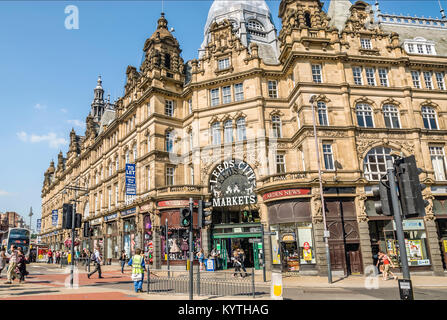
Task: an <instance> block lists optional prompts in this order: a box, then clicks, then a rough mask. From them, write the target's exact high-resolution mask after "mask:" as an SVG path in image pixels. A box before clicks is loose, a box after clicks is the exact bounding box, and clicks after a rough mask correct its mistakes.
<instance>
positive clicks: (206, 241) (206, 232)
mask: <svg viewBox="0 0 447 320" xmlns="http://www.w3.org/2000/svg"><path fill="white" fill-rule="evenodd" d="M201 238H202V239H201V241H202V242H201V246H202V249H203V253H204V254H205V257H208V256H209V254H210V252H211V247H212V245H211V228H210V227H208V228H205V229H201Z"/></svg>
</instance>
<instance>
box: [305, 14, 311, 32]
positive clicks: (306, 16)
mask: <svg viewBox="0 0 447 320" xmlns="http://www.w3.org/2000/svg"><path fill="white" fill-rule="evenodd" d="M304 20H305V23H306V26H308V27H309V28H312V22H311V20H310V13H309V12H306V13H304Z"/></svg>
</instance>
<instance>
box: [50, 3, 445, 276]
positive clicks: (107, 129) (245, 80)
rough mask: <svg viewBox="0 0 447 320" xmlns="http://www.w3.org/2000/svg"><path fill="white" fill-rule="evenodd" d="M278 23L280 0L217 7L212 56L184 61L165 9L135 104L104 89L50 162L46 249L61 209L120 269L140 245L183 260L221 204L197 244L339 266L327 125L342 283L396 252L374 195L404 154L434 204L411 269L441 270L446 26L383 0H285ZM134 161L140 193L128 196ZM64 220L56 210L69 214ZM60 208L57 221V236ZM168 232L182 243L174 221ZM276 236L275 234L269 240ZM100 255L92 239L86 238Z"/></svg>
mask: <svg viewBox="0 0 447 320" xmlns="http://www.w3.org/2000/svg"><path fill="white" fill-rule="evenodd" d="M279 17H280V18H281V20H282V28H281V30H280V31H279V35H278V36H276V34H277V32H276V28H275V26H274V24H273V21H272V19H271V14H270V11H269V8H268V6H267V5H266V3H265V2H264V0H258V1H254V0H251V1H237V2H236V1H234V2H233V1H218V0H216V1H215V2H214V3H213V5H212V6H211V9H210V12H209V14H208V20H207V23H206V26H205V30H204V41H203V43H202V46H201V48H200V49H199V58H198V59H194V60H191V61H188V62H186V63H185V62H184V61H183V60H182V58H181V55H180V53H181V49H180V45H179V43H178V41H177V40H176V39H175V37H174V36H173V35H172V34H171V33H170V32H169V31H168V27H167V20H166V19H165V17H164V15H163V14H162V16H161V17H160V19H159V20H158V25H157V29H156V30H155V32H154V33H153V35H152V36H151V37H150V38H149V39H147V40H146V42H145V44H144V47H143V51H144V54H145V56H144V61H143V62H142V64H141V66H140V67H139V68H136V67H133V66H129V67H128V68H127V71H126V74H127V82H126V85H125V94H124V96H123V97H122V98H120V99H118V100H117V101H116V102H115V103H114V104H111V103H110V101H104V98H103V92H104V91H103V89H102V84H101V80H100V79H99V80H98V86H97V87H96V88H95V90H94V101H93V103H92V111H91V113H90V114H89V116H88V117H87V119H86V123H87V129H86V132H85V134H84V136H79V135H77V134H76V133H75V132H74V131H72V132H71V133H70V147H69V151H68V153H67V156H66V157H64V156H63V154H62V152H61V153H60V154H59V157H58V164H57V168H55V167H54V163H53V162H51V164H50V167H49V168H48V170H47V171H46V172H45V180H44V185H43V189H42V232H41V235H42V237H43V239H44V240H45V241H46V242H47V243H49V244H50V245H51V246H61V245H62V243H63V241H64V240H65V238H67V237H68V233H64V231H63V230H60V226H61V220H62V219H61V214H62V204H63V203H64V202H68V201H69V200H70V199H72V198H73V196H74V194H73V192H70V191H67V193H64V192H63V189H64V187H65V186H67V185H77V186H80V187H83V188H86V189H88V194H84V193H82V192H79V193H78V194H77V195H76V198H77V200H79V202H77V208H78V210H77V212H81V213H82V214H83V220H84V221H89V222H90V224H91V226H92V227H93V230H94V234H93V237H92V239H91V240H92V241H93V243H91V244H90V246H92V245H95V246H100V247H102V249H103V253H104V255H105V257H106V258H107V259H116V258H118V254H119V252H120V251H121V250H126V251H127V252H128V253H130V252H131V251H132V250H133V249H134V248H135V247H144V249H145V251H146V252H149V256H150V259H151V261H152V263H153V264H154V266H155V267H157V268H159V267H161V266H162V265H163V264H165V258H166V257H165V253H166V243H169V246H170V251H169V254H170V259H171V264H172V265H176V264H178V265H181V266H184V265H185V259H186V254H187V250H188V249H187V233H186V230H185V228H183V227H181V225H180V223H179V208H181V207H185V206H187V205H188V199H189V198H193V199H194V200H198V199H206V200H210V201H212V203H213V209H212V210H213V211H212V212H213V214H212V222H213V223H212V224H211V225H210V226H209V227H207V228H205V229H203V230H201V231H200V230H199V229H197V227H196V223H197V222H196V221H197V216H196V215H194V219H195V222H194V232H193V235H194V241H195V245H196V248H197V247H198V246H201V247H202V248H203V249H204V250H205V252H206V253H208V252H209V251H210V250H211V248H215V249H216V250H218V251H220V254H221V258H222V259H221V260H220V264H221V267H222V268H224V269H225V268H228V267H230V266H231V262H230V260H229V256H230V255H231V253H232V250H233V249H234V248H237V247H239V248H243V249H244V250H245V252H246V255H247V263H246V265H248V266H250V265H254V266H255V267H256V268H260V266H261V263H260V259H261V258H262V250H264V253H265V260H266V265H267V268H268V269H271V268H272V267H280V268H282V270H284V271H298V270H299V272H300V273H302V274H321V275H324V274H325V272H327V261H326V257H325V250H324V241H323V230H324V226H323V218H322V210H321V207H322V206H321V199H320V196H319V195H320V190H319V183H318V167H317V158H316V154H317V153H316V146H315V140H314V135H313V115H312V106H311V102H310V98H311V96H313V101H314V106H315V108H316V112H315V117H316V122H317V132H318V134H317V136H318V148H319V154H320V160H321V163H322V170H323V175H322V177H323V184H324V190H323V191H324V194H325V204H326V217H327V225H328V229H329V231H330V238H329V245H330V252H331V263H332V269H333V270H334V272H340V273H345V274H355V273H364V272H365V270H367V269H366V268H367V267H368V266H369V265H372V264H373V263H374V262H375V260H374V255H375V253H376V252H377V251H378V250H379V249H381V250H382V251H387V252H388V253H389V254H390V255H391V256H392V258H393V259H397V255H396V247H395V243H396V236H395V230H394V229H395V228H394V225H393V222H392V219H391V217H386V216H379V215H377V214H376V213H375V211H374V200H375V199H374V198H373V196H372V193H371V186H372V185H374V184H377V181H378V179H379V178H380V176H381V175H382V174H384V173H385V172H386V170H385V159H386V158H389V157H391V156H392V155H393V154H399V155H404V156H408V155H411V154H414V155H415V156H416V159H417V162H418V165H419V166H420V167H421V168H423V169H424V172H423V174H422V175H421V180H423V182H424V183H425V184H426V185H427V186H428V187H427V189H426V190H425V191H424V197H425V198H426V199H428V200H429V202H430V205H429V206H428V207H427V208H426V216H425V217H424V218H423V219H409V220H406V221H405V223H404V228H405V236H406V238H407V240H408V249H407V250H408V251H409V256H410V257H411V261H410V264H411V268H412V269H413V271H430V272H434V273H435V274H441V273H442V274H443V268H445V262H444V257H445V249H444V248H446V247H447V245H446V247H444V244H445V242H444V237H446V236H447V228H446V221H447V220H445V218H447V209H446V207H445V206H444V202H445V200H446V199H447V178H446V177H447V176H446V174H447V172H446V159H445V151H444V149H445V142H446V141H445V134H446V132H447V131H446V130H447V118H446V117H447V95H446V93H447V91H446V86H445V81H446V79H445V70H446V67H447V58H446V55H447V43H446V40H445V38H444V34H445V32H446V31H447V20H446V19H445V18H443V19H431V18H429V19H428V18H415V17H404V16H392V15H387V14H382V13H381V11H380V8H379V5H378V3H376V5H375V6H373V7H371V6H370V5H369V4H367V3H365V2H362V1H357V2H355V3H354V4H352V3H351V2H350V1H348V0H337V1H334V0H332V1H331V2H330V5H329V9H328V12H327V13H326V12H325V11H323V9H322V3H321V2H320V1H318V0H282V2H281V5H280V9H279ZM126 164H135V166H136V195H135V196H131V195H127V196H126V179H125V175H126V172H125V171H126V170H125V165H126ZM54 210H57V212H56V211H54ZM53 211H54V214H55V215H58V216H59V219H58V223H59V224H58V225H55V226H53V225H52V215H53ZM166 223H167V224H168V228H167V229H168V232H167V234H166V229H165V225H166ZM261 226H262V227H263V228H264V229H265V230H269V231H275V232H276V234H274V235H268V236H264V238H262V233H261V229H260V228H261ZM81 240H82V246H88V245H89V243H88V241H89V240H88V239H81Z"/></svg>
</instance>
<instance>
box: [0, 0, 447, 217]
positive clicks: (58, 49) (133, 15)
mask: <svg viewBox="0 0 447 320" xmlns="http://www.w3.org/2000/svg"><path fill="white" fill-rule="evenodd" d="M368 2H370V3H371V2H374V1H368ZM211 3H212V1H207V0H202V1H185V0H184V1H164V11H165V13H166V18H167V20H168V23H169V27H174V28H175V32H174V35H175V36H176V37H177V39H178V40H179V43H180V46H181V49H182V50H183V52H182V56H183V58H184V60H185V61H187V60H190V59H193V58H196V57H197V49H198V48H199V47H200V44H201V42H202V40H203V26H204V25H205V21H206V18H207V14H208V10H209V7H210V5H211ZM328 3H329V1H326V4H325V8H326V7H327V5H328ZM267 4H268V5H269V7H270V10H271V12H272V15H273V19H274V23H275V25H276V27H277V29H278V31H279V30H280V28H281V23H280V20H279V19H278V17H277V16H278V8H279V4H280V1H279V0H278V1H267ZM380 4H381V9H382V12H389V13H404V14H407V13H408V14H410V15H412V16H414V15H418V16H422V15H424V16H426V17H427V16H433V17H435V16H439V7H438V4H437V1H435V0H424V1H403V0H402V1H391V0H389V1H384V0H382V1H381V2H380ZM442 4H443V5H444V7H447V1H446V0H444V1H442ZM67 5H76V6H77V7H78V9H79V29H78V30H67V29H66V28H65V24H64V22H65V18H66V16H67V14H66V13H65V12H64V10H65V7H66V6H67ZM161 7H162V3H161V1H71V2H65V1H32V2H28V1H0V39H1V40H0V93H1V98H0V110H1V113H0V114H1V116H0V212H5V211H16V212H18V213H19V214H22V215H23V216H24V217H25V218H26V221H27V222H28V221H29V219H28V217H27V216H28V212H29V208H30V206H32V207H33V211H34V216H33V226H35V221H36V218H38V217H40V207H41V199H40V194H41V189H42V182H43V173H44V171H45V170H46V169H47V168H48V166H49V163H50V161H51V159H54V161H55V162H56V163H57V154H58V153H59V151H60V150H62V151H63V153H64V155H65V154H66V151H67V149H68V140H69V131H70V130H71V128H72V127H73V128H74V129H75V130H76V132H77V133H78V134H81V135H83V134H84V131H85V117H86V116H87V114H88V112H89V111H90V103H91V100H92V98H93V88H94V87H95V85H96V79H97V76H98V75H99V74H101V76H102V79H103V87H104V89H105V91H106V94H107V93H110V95H111V97H112V100H114V99H115V98H116V97H119V96H121V95H122V93H123V86H124V81H125V71H126V68H127V66H128V65H134V66H136V67H139V65H140V61H141V57H142V48H143V44H144V41H145V40H146V38H148V37H150V35H151V34H152V33H153V32H154V30H155V27H156V23H157V19H158V18H159V16H160V12H161Z"/></svg>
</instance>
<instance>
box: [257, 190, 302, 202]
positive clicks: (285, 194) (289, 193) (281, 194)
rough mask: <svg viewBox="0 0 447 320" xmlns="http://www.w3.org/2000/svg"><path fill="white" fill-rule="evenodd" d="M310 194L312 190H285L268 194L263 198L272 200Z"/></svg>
mask: <svg viewBox="0 0 447 320" xmlns="http://www.w3.org/2000/svg"><path fill="white" fill-rule="evenodd" d="M308 194H310V189H285V190H278V191H272V192H268V193H266V194H264V195H263V196H262V199H263V200H270V199H276V198H283V197H290V196H303V195H308Z"/></svg>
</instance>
